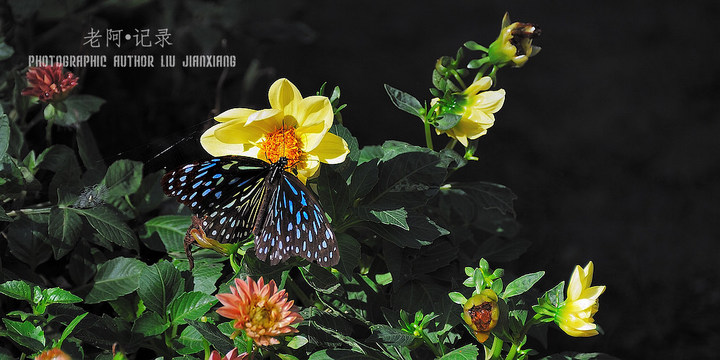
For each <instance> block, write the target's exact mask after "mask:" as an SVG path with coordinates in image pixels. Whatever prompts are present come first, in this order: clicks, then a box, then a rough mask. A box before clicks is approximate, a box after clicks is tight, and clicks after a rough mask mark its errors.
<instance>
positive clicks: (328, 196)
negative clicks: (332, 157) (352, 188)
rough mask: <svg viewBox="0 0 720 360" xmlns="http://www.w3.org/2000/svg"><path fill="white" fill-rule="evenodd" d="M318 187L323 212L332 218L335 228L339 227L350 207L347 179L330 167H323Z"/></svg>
mask: <svg viewBox="0 0 720 360" xmlns="http://www.w3.org/2000/svg"><path fill="white" fill-rule="evenodd" d="M317 185H318V197H319V198H320V203H321V204H322V208H323V210H325V212H326V213H327V214H328V215H329V216H330V218H331V219H332V222H333V225H334V226H337V225H339V224H340V223H341V221H342V220H343V219H344V218H345V214H346V213H347V211H348V208H349V207H350V199H349V198H348V188H347V183H346V182H345V179H343V178H342V177H341V176H340V174H338V173H337V172H336V171H335V170H333V169H332V168H331V167H330V166H322V167H320V174H319V175H318V180H317Z"/></svg>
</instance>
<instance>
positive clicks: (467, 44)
mask: <svg viewBox="0 0 720 360" xmlns="http://www.w3.org/2000/svg"><path fill="white" fill-rule="evenodd" d="M463 46H464V47H466V48H468V49H470V50H473V51H478V50H480V51H486V52H487V48H486V47H484V46H482V45H480V44H478V43H476V42H474V41H472V40H470V41H467V42H465V43H464V44H463Z"/></svg>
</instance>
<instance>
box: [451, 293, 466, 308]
mask: <svg viewBox="0 0 720 360" xmlns="http://www.w3.org/2000/svg"><path fill="white" fill-rule="evenodd" d="M448 296H449V297H450V300H452V302H454V303H456V304H458V305H465V303H466V302H467V298H466V297H465V295H463V294H461V293H459V292H457V291H453V292H451V293H449V294H448Z"/></svg>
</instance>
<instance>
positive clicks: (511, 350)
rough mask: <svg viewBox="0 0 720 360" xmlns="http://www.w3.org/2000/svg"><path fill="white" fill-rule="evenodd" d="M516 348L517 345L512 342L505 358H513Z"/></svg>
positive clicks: (506, 359)
mask: <svg viewBox="0 0 720 360" xmlns="http://www.w3.org/2000/svg"><path fill="white" fill-rule="evenodd" d="M517 350H518V347H517V345H515V344H512V346H510V351H508V354H507V356H506V357H505V360H514V359H515V356H516V355H517Z"/></svg>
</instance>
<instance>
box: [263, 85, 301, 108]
mask: <svg viewBox="0 0 720 360" xmlns="http://www.w3.org/2000/svg"><path fill="white" fill-rule="evenodd" d="M268 99H269V100H270V106H272V108H273V109H278V110H281V111H282V112H284V113H285V114H295V113H296V111H295V109H296V106H297V103H298V102H299V101H300V100H302V95H300V91H299V90H298V89H297V88H296V87H295V85H293V83H291V82H290V81H289V80H288V79H285V78H283V79H278V80H276V81H275V82H274V83H273V84H272V85H271V86H270V90H269V91H268Z"/></svg>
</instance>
